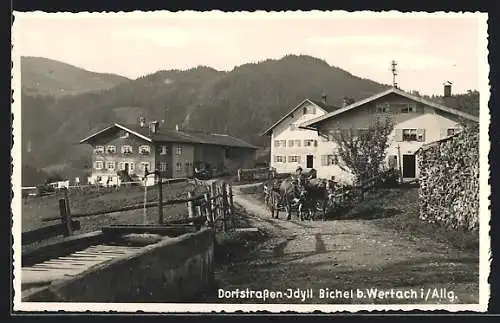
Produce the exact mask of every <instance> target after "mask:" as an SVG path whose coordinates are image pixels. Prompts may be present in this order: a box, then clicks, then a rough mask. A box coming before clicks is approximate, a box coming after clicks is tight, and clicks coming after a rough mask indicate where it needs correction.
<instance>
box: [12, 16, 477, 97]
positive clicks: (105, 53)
mask: <svg viewBox="0 0 500 323" xmlns="http://www.w3.org/2000/svg"><path fill="white" fill-rule="evenodd" d="M14 16H15V21H14V26H13V32H12V34H13V45H14V46H15V47H16V46H17V51H16V52H17V53H19V55H22V56H38V57H47V58H51V59H55V60H59V61H62V62H65V63H69V64H72V65H75V66H78V67H81V68H84V69H87V70H90V71H95V72H103V73H116V74H119V75H123V76H126V77H129V78H132V79H135V78H137V77H140V76H143V75H146V74H149V73H153V72H155V71H158V70H168V69H182V70H183V69H189V68H192V67H196V66H199V65H205V66H210V67H213V68H215V69H217V70H226V71H229V70H232V69H233V68H234V67H235V66H238V65H241V64H244V63H250V62H258V61H262V60H266V59H270V58H271V59H279V58H281V57H283V56H285V55H287V54H296V55H300V54H304V55H311V56H314V57H317V58H320V59H323V60H325V61H326V62H327V63H328V64H330V65H332V66H337V67H340V68H342V69H344V70H346V71H348V72H350V73H352V74H354V75H356V76H359V77H363V78H369V79H372V80H374V81H377V82H380V83H384V84H391V83H392V73H391V67H390V62H391V61H392V60H395V61H396V62H397V64H398V65H397V68H398V76H397V82H398V84H399V85H400V87H401V88H403V89H405V90H418V91H419V92H420V93H422V94H442V84H443V83H444V82H445V81H451V82H452V83H453V92H455V93H463V92H465V91H467V90H469V89H479V87H480V81H479V80H478V77H479V75H480V74H479V73H478V68H479V63H478V62H479V61H480V60H481V59H485V60H486V52H485V48H481V45H482V44H483V43H481V41H483V42H484V41H485V39H486V25H485V23H480V22H483V21H484V22H485V21H486V20H485V18H484V14H483V16H482V17H479V18H482V19H478V16H477V15H472V14H453V13H451V14H440V15H438V14H423V15H416V14H409V13H407V14H405V13H399V14H398V13H394V14H389V13H385V14H384V13H342V12H302V13H301V12H295V13H292V12H284V13H265V12H257V13H223V12H203V13H201V12H200V13H197V12H183V13H168V12H150V13H140V12H136V13H129V14H127V13H121V14H114V13H108V14H105V13H87V14H73V13H60V14H57V13H55V14H44V13H41V12H38V13H14ZM484 46H485V45H484Z"/></svg>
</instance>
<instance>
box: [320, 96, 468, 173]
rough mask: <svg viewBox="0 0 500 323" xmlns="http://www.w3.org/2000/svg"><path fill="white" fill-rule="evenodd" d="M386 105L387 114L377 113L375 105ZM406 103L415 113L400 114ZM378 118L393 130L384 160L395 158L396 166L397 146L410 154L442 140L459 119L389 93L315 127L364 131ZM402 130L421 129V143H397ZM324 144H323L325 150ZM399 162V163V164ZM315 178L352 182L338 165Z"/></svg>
mask: <svg viewBox="0 0 500 323" xmlns="http://www.w3.org/2000/svg"><path fill="white" fill-rule="evenodd" d="M381 103H382V104H383V103H388V104H389V107H390V112H389V113H377V111H376V107H377V104H381ZM407 103H415V104H416V111H415V112H411V113H401V111H400V105H403V104H407ZM379 117H389V118H391V119H392V121H393V123H394V129H393V131H392V133H391V134H390V135H389V143H390V146H389V148H388V150H387V155H388V158H389V157H390V156H395V158H396V163H397V164H396V165H398V164H399V157H398V146H399V149H400V155H401V159H402V155H405V154H409V155H414V154H415V152H416V151H417V150H418V149H419V148H420V147H421V146H422V145H423V144H426V143H429V142H433V141H436V140H439V139H442V138H444V137H446V136H447V135H448V134H447V129H448V128H460V125H459V123H458V122H459V119H458V118H457V117H456V116H454V115H451V114H448V113H445V112H441V111H436V110H435V108H433V107H430V106H427V105H424V104H421V103H418V102H415V101H413V100H410V99H408V98H405V97H402V96H399V95H397V94H389V95H387V96H385V97H383V98H379V99H377V100H374V101H372V102H369V103H367V104H365V105H362V106H359V107H356V108H354V109H353V110H351V111H348V112H345V113H343V114H340V115H339V116H335V117H332V118H330V119H329V120H326V121H325V122H322V123H321V124H320V125H319V126H318V130H319V131H320V133H324V132H329V131H332V130H335V129H367V128H368V127H369V126H370V125H371V124H373V122H374V121H375V120H376V119H377V118H379ZM402 129H425V132H424V140H423V141H412V142H408V141H401V138H400V135H398V132H399V131H401V130H402ZM325 146H326V145H323V147H325ZM335 148H336V144H335V143H334V142H330V144H329V149H330V150H331V149H335ZM327 151H328V150H323V151H322V152H321V153H327ZM401 163H402V161H401ZM415 168H416V177H418V176H419V169H418V165H416V164H415ZM317 169H318V176H319V177H322V178H330V177H331V176H335V177H336V178H341V179H345V180H347V181H351V180H352V175H351V174H350V173H349V172H346V171H342V170H341V169H340V167H339V166H337V165H331V166H320V167H318V168H317Z"/></svg>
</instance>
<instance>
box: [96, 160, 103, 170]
mask: <svg viewBox="0 0 500 323" xmlns="http://www.w3.org/2000/svg"><path fill="white" fill-rule="evenodd" d="M94 167H95V169H103V167H104V163H103V162H102V161H100V160H98V161H96V162H95V165H94Z"/></svg>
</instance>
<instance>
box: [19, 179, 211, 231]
mask: <svg viewBox="0 0 500 323" xmlns="http://www.w3.org/2000/svg"><path fill="white" fill-rule="evenodd" d="M193 189H194V190H195V195H198V194H201V193H202V192H203V190H204V188H203V187H201V186H199V187H196V188H195V187H194V186H193V185H191V184H188V183H172V184H164V185H163V200H167V199H168V200H171V199H181V198H186V197H187V192H188V191H192V190H193ZM63 197H64V195H63V194H62V193H56V194H54V195H50V196H43V197H31V198H28V199H24V200H23V207H22V230H23V232H24V231H29V230H33V229H36V228H39V227H42V226H45V225H48V224H52V223H54V221H53V222H43V221H42V219H43V218H47V217H54V216H58V215H59V205H58V200H59V199H60V198H63ZM146 199H147V201H148V202H153V201H157V200H158V188H157V187H156V186H155V187H148V188H147V194H146ZM69 200H70V209H71V213H72V214H76V213H86V212H94V211H108V210H112V209H116V208H118V207H124V206H128V205H136V204H140V203H143V202H144V187H139V186H135V187H128V188H127V187H122V188H120V189H119V190H118V191H116V190H111V189H108V190H106V189H101V190H100V191H99V192H97V191H92V192H82V191H78V190H70V192H69ZM163 213H164V217H165V219H169V218H178V217H185V216H187V208H186V205H184V204H177V205H168V206H165V208H164V211H163ZM157 219H158V208H157V207H152V208H148V209H146V219H144V215H143V210H142V209H139V210H133V211H127V212H120V213H109V214H104V215H98V216H91V217H82V218H78V220H79V221H80V223H81V226H82V229H81V230H80V231H79V233H84V232H90V231H94V230H99V229H100V228H101V227H102V226H105V225H110V224H142V223H144V222H146V223H156V221H157ZM144 220H146V221H144Z"/></svg>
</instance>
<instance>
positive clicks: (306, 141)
mask: <svg viewBox="0 0 500 323" xmlns="http://www.w3.org/2000/svg"><path fill="white" fill-rule="evenodd" d="M313 145H314V139H304V147H312V146H313Z"/></svg>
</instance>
